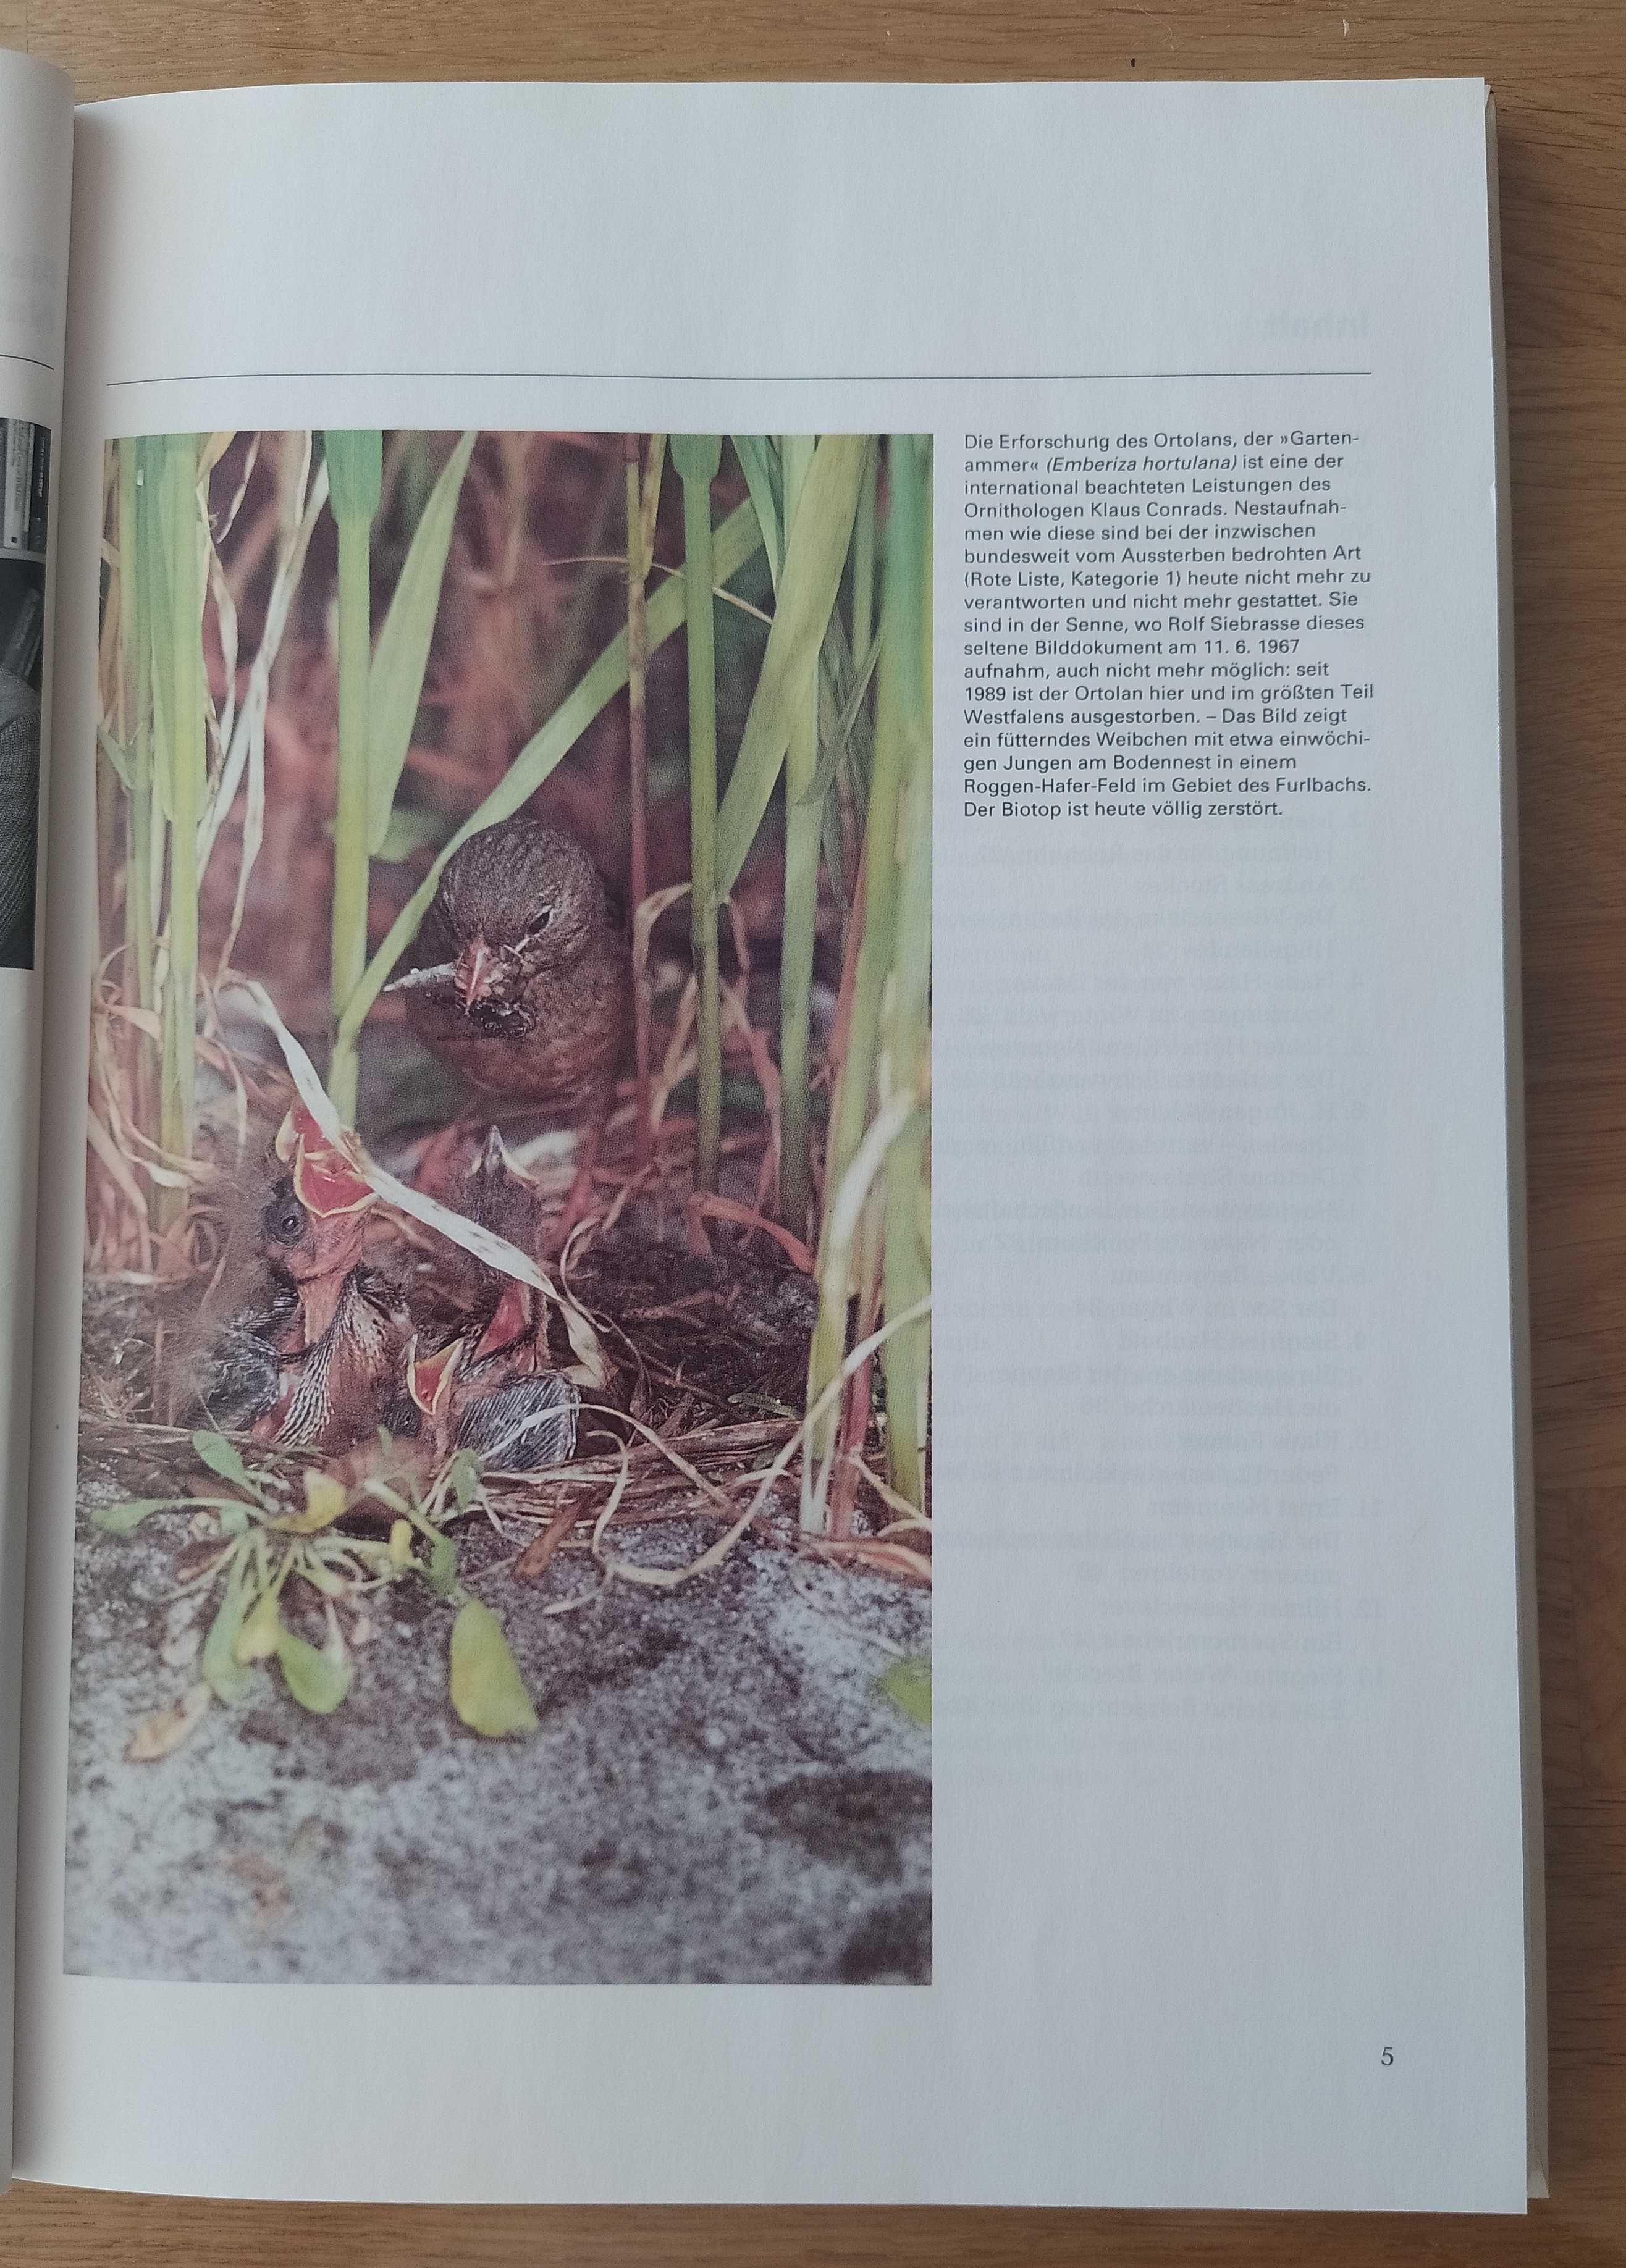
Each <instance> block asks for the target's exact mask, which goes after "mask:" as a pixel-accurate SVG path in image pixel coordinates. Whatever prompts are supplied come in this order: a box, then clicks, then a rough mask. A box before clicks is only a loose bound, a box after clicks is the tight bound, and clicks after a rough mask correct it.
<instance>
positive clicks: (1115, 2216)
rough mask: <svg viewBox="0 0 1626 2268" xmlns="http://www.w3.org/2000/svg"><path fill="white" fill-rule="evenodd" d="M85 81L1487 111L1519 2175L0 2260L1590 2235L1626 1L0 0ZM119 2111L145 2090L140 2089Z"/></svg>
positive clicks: (309, 2222)
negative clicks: (1498, 632)
mask: <svg viewBox="0 0 1626 2268" xmlns="http://www.w3.org/2000/svg"><path fill="white" fill-rule="evenodd" d="M25 26H26V43H27V45H28V46H29V47H30V48H33V51H34V52H35V53H37V54H40V55H47V56H48V57H50V58H51V60H53V61H54V62H56V63H62V64H63V65H64V66H65V67H66V68H67V69H68V70H70V71H71V72H72V74H73V76H74V77H75V79H76V81H77V83H78V87H79V90H80V92H81V93H82V94H83V95H84V96H85V97H86V98H89V97H92V96H98V95H106V94H135V93H143V92H149V91H152V90H155V89H159V88H163V87H170V86H181V85H192V86H214V85H230V84H240V83H243V82H245V81H255V80H271V79H287V78H353V77H395V78H401V77H415V78H421V77H602V78H625V77H685V78H701V77H724V76H743V77H837V78H846V77H878V78H891V77H934V78H943V77H950V78H954V77H996V78H1013V77H1111V78H1120V77H1121V78H1127V77H1195V78H1201V77H1250V76H1253V77H1334V76H1337V77H1345V76H1365V75H1371V76H1384V75H1387V74H1393V73H1417V74H1421V75H1427V76H1432V75H1436V74H1451V73H1466V74H1470V75H1472V74H1479V73H1483V74H1484V76H1486V77H1488V78H1489V80H1490V82H1491V84H1492V85H1493V86H1494V87H1495V89H1496V92H1497V105H1498V113H1499V118H1500V125H1501V163H1502V186H1503V218H1504V249H1505V260H1506V274H1507V320H1508V338H1509V343H1510V356H1509V379H1510V393H1511V409H1512V431H1513V469H1514V480H1515V491H1514V512H1515V535H1516V546H1517V599H1518V640H1519V653H1518V660H1519V747H1520V764H1521V770H1522V783H1521V804H1522V824H1523V849H1522V863H1523V876H1524V889H1525V923H1526V1038H1527V1084H1528V1101H1529V1186H1530V1224H1531V1276H1532V1291H1533V1307H1534V1336H1535V1381H1536V1427H1537V1460H1538V1483H1539V1488H1538V1499H1539V1500H1538V1516H1539V1522H1540V1541H1541V1644H1542V1688H1543V1697H1544V1711H1545V1715H1544V1725H1543V1737H1544V1750H1545V1757H1544V1762H1545V1779H1546V1790H1547V1800H1548V1815H1547V1830H1548V1905H1549V1919H1550V1941H1551V1985H1552V2035H1551V2037H1552V2132H1553V2160H1554V2163H1553V2180H1554V2197H1553V2201H1552V2202H1551V2204H1550V2205H1542V2206H1538V2207H1536V2208H1535V2209H1534V2210H1533V2212H1532V2213H1531V2214H1530V2216H1529V2218H1528V2219H1527V2220H1522V2221H1509V2222H1487V2221H1468V2222H1465V2221H1452V2220H1411V2219H1408V2218H1405V2217H1402V2216H1384V2217H1381V2218H1378V2217H1366V2216H1348V2217H1333V2216H1322V2215H1297V2214H1294V2215H1282V2216H1276V2217H1272V2218H1264V2217H1243V2216H1227V2215H1223V2214H1206V2213H1198V2214H1185V2215H1173V2214H1157V2213H987V2212H965V2213H946V2212H930V2213H927V2212H903V2211H900V2212H887V2213H880V2212H857V2211H854V2212H826V2211H821V2212H795V2211H787V2212H772V2213H770V2212H757V2211H750V2212H745V2211H737V2212H721V2211H718V2212H700V2211H684V2212H676V2211H654V2210H650V2211H641V2210H640V2211H636V2212H631V2211H629V2212H618V2213H609V2212H602V2211H595V2212H577V2211H563V2210H557V2211H556V2210H549V2211H541V2210H538V2211H526V2212H521V2211H511V2210H507V2209H502V2210H478V2211H476V2210H469V2211H456V2212H451V2211H443V2210H439V2209H435V2210H430V2209H421V2210H419V2209H412V2210H407V2209H397V2208H387V2209H379V2208H367V2207H362V2206H342V2207H341V2206H314V2205H312V2206H294V2207H286V2206H283V2207H270V2206H265V2205H190V2204H181V2203H175V2202H174V2201H171V2200H166V2199H156V2198H108V2197H98V2196H94V2195H92V2194H86V2193H79V2192H73V2191H46V2190H29V2189H26V2188H19V2189H18V2190H17V2191H14V2192H13V2193H12V2195H11V2197H10V2198H8V2199H6V2200H5V2202H4V2204H3V2205H0V2268H13V2264H16V2268H21V2264H24V2263H26V2264H28V2268H82V2264H83V2268H89V2264H91V2263H95V2264H98V2268H100V2264H101V2263H104V2262H107V2261H109V2260H117V2261H119V2262H120V2263H122V2264H123V2268H159V2264H162V2268H201V2264H203V2263H211V2264H225V2263H230V2264H233V2268H272V2264H282V2263H287V2264H291V2268H292V2264H299V2268H329V2264H331V2268H337V2264H339V2263H347V2264H355V2268H369V2264H377V2268H384V2264H386V2263H388V2268H405V2264H408V2263H429V2264H444V2268H450V2264H454V2263H456V2264H467V2268H477V2264H484V2263H494V2262H517V2261H525V2262H534V2263H541V2262H554V2261H561V2262H562V2261H568V2262H570V2263H573V2264H580V2268H612V2264H613V2268H622V2264H626V2263H632V2262H661V2263H672V2264H696V2268H698V2264H700V2263H702V2262H705V2263H714V2264H716V2268H746V2264H748V2263H749V2264H750V2268H764V2264H788V2263H791V2262H808V2263H812V2262H818V2263H821V2264H824V2268H868V2264H875V2268H881V2264H886V2268H928V2264H929V2268H995V2264H1001V2268H1003V2264H1013V2268H1014V2264H1017V2263H1021V2264H1024V2268H1053V2264H1054V2268H1060V2264H1061V2263H1063V2262H1067V2263H1072V2262H1075V2261H1077V2260H1079V2259H1080V2258H1083V2257H1089V2258H1090V2259H1092V2260H1098V2261H1102V2262H1122V2263H1125V2264H1146V2263H1151V2262H1155V2261H1166V2260H1172V2259H1176V2258H1178V2259H1179V2260H1181V2261H1186V2262H1201V2263H1211V2264H1216V2268H1217V2264H1235V2268H1243V2264H1248V2268H1270V2264H1282V2268H1287V2264H1289V2263H1291V2264H1294V2268H1344V2264H1349V2268H1356V2264H1367V2268H1378V2264H1399V2263H1401V2262H1415V2261H1417V2260H1421V2259H1427V2260H1428V2261H1430V2262H1432V2263H1437V2264H1439V2268H1453V2264H1459V2263H1460V2264H1462V2268H1469V2264H1472V2268H1503V2264H1513V2263H1534V2262H1540V2263H1541V2264H1544V2268H1609V2264H1622V2263H1626V1518H1623V1517H1622V1514H1623V1512H1626V764H1623V763H1622V746H1621V742H1622V717H1626V356H1623V353H1622V350H1626V263H1623V262H1622V251H1621V248H1622V244H1623V243H1626V19H1623V18H1622V9H1621V6H1620V0H1549V4H1545V5H1543V4H1541V0H1497V4H1490V0H1483V4H1475V0H1416V4H1401V0H1377V4H1373V5H1365V4H1363V0H1165V4H1163V5H1160V6H1156V7H1147V6H1140V5H1102V4H1090V0H1065V4H1064V0H1032V4H1030V5H1028V6H1025V7H1023V6H1019V5H1017V4H1016V0H802V5H800V6H797V7H795V8H786V7H784V6H782V5H780V4H777V0H774V4H770V0H743V4H739V5H736V6H734V7H732V8H728V9H724V8H722V7H721V6H719V5H717V4H715V0H640V4H619V5H617V4H613V0H612V4H609V5H604V6H600V7H598V8H595V9H592V10H588V9H584V8H580V7H579V6H573V5H568V4H565V0H536V4H532V0H462V4H460V5H459V6H458V7H456V8H455V9H446V8H444V7H441V6H440V5H438V4H436V0H376V4H369V0H283V4H270V5H265V4H259V0H210V4H207V5H206V4H203V0H0V39H9V40H13V41H17V42H19V43H20V40H21V36H22V33H23V31H24V29H25ZM155 2115H159V2113H158V2112H157V2110H155Z"/></svg>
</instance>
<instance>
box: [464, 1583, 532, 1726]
mask: <svg viewBox="0 0 1626 2268" xmlns="http://www.w3.org/2000/svg"><path fill="white" fill-rule="evenodd" d="M451 1696H452V1706H453V1708H454V1709H455V1710H456V1712H457V1713H458V1715H459V1716H460V1717H461V1718H462V1720H463V1722H464V1724H465V1725H467V1726H468V1727H469V1730H470V1732H474V1733H480V1734H484V1737H485V1738H486V1739H487V1740H491V1741H499V1740H502V1739H503V1738H505V1737H506V1735H507V1734H528V1733H534V1732H535V1731H536V1729H537V1722H538V1719H537V1716H536V1709H535V1708H534V1706H533V1705H532V1703H531V1697H530V1695H529V1694H528V1692H527V1691H526V1690H525V1681H524V1679H523V1678H522V1677H521V1675H520V1672H519V1666H518V1664H517V1663H516V1662H515V1661H514V1656H513V1654H512V1653H510V1652H509V1651H508V1641H507V1639H506V1638H505V1637H504V1636H503V1631H502V1624H500V1623H499V1621H498V1619H497V1617H496V1616H495V1615H494V1614H493V1613H492V1612H491V1609H490V1608H489V1607H487V1606H483V1605H482V1604H481V1602H480V1601H479V1600H478V1599H470V1600H469V1601H468V1602H467V1603H466V1604H465V1605H464V1606H462V1608H460V1609H459V1610H458V1616H457V1620H456V1621H455V1623H454V1624H453V1625H452V1660H451Z"/></svg>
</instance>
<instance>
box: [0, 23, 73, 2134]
mask: <svg viewBox="0 0 1626 2268" xmlns="http://www.w3.org/2000/svg"><path fill="white" fill-rule="evenodd" d="M72 162H73V99H72V95H71V92H70V88H69V85H68V81H67V80H66V79H65V78H64V77H63V74H62V73H61V72H60V71H56V70H51V69H50V68H49V66H48V65H47V64H44V63H35V62H33V60H32V59H31V58H30V57H27V56H25V55H11V54H8V53H6V52H5V51H4V50H0V1065H3V1066H4V1077H0V1302H3V1303H4V1304H3V1306H0V1342H3V1344H4V1360H0V1491H4V1493H3V1495H0V1947H3V1948H4V1953H0V2036H4V2038H5V2039H6V2040H7V2041H9V2040H10V2037H11V1940H12V1926H11V1898H12V1884H13V1882H14V1881H15V1879H16V1867H15V1862H14V1857H13V1837H14V1833H15V1827H16V1800H15V1799H16V1773H17V1743H18V1700H19V1691H20V1683H21V1676H22V1624H23V1558H24V1544H25V1535H26V1501H27V1486H28V1410H29V1385H30V1372H31V1366H32V1359H33V1266H34V1237H33V1221H34V1206H33V1197H34V1170H35V1160H36V1152H37V1145H38V1137H39V1100H40V1089H39V1057H40V997H41V986H40V976H39V974H38V969H37V961H38V953H37V936H38V908H37V903H36V898H37V893H36V888H35V874H36V870H37V866H38V863H39V844H40V840H41V828H42V826H43V823H44V803H45V771H44V767H43V766H42V764H41V749H42V747H46V746H47V745H48V741H47V739H46V734H47V733H48V729H49V709H50V684H49V674H50V673H49V669H48V655H49V644H48V640H49V634H50V630H51V622H52V615H53V603H52V584H53V577H52V574H51V571H50V566H49V560H50V554H51V550H52V546H53V543H54V520H55V515H54V513H53V512H52V508H51V507H52V503H53V498H52V493H51V490H52V472H53V463H52V458H53V450H54V446H55V443H56V441H57V438H58V437H59V435H60V433H61V431H62V391H63V385H62V370H63V322H64V320H65V314H66V308H67V285H68V200H69V194H70V177H71V170H72ZM4 2069H5V2077H4V2081H0V2089H3V2093H0V2134H4V2137H5V2141H4V2154H5V2162H6V2163H7V2164H9V2161H10V2152H11V2109H10V2105H11V2066H10V2061H9V2058H8V2059H7V2060H6V2062H5V2066H4Z"/></svg>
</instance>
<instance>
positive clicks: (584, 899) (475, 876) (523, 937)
mask: <svg viewBox="0 0 1626 2268" xmlns="http://www.w3.org/2000/svg"><path fill="white" fill-rule="evenodd" d="M414 962H415V966H414V968H413V969H412V970H410V971H409V972H408V974H407V976H405V978H404V979H403V980H402V982H401V983H400V987H399V989H400V990H402V992H403V994H404V997H405V1001H406V1008H407V1014H408V1018H409V1020H410V1023H411V1026H412V1028H413V1030H414V1031H415V1032H416V1034H417V1035H418V1038H419V1039H420V1040H421V1041H422V1042H423V1043H424V1045H425V1047H426V1048H428V1049H430V1051H431V1052H432V1054H434V1055H436V1056H438V1057H440V1060H441V1061H442V1062H443V1063H445V1064H447V1065H448V1067H449V1068H450V1069H452V1070H453V1071H456V1072H457V1073H458V1075H459V1076H460V1077H461V1078H462V1079H465V1080H466V1081H467V1083H468V1084H469V1086H472V1087H474V1088H476V1089H477V1091H478V1092H479V1093H481V1094H488V1095H492V1096H497V1097H500V1098H501V1099H503V1100H504V1101H507V1102H510V1103H513V1104H516V1105H524V1106H528V1107H530V1108H536V1109H537V1110H539V1111H541V1112H543V1114H544V1115H545V1116H547V1117H548V1118H549V1119H550V1120H551V1122H552V1123H554V1124H556V1125H558V1126H575V1127H580V1126H585V1125H588V1124H589V1123H592V1122H593V1121H595V1119H600V1120H602V1116H603V1114H604V1111H605V1109H606V1108H607V1106H608V1101H609V1098H610V1093H611V1091H612V1089H613V1086H614V1081H615V1078H616V1073H617V1069H618V1068H619V1065H620V1064H621V1061H622V1058H623V1056H624V1055H625V1050H626V1045H627V1036H628V1033H629V1031H630V1028H631V1021H632V969H631V961H630V955H629V953H628V948H627V941H626V939H625V935H624V934H623V932H622V930H621V927H620V925H619V924H618V923H617V922H616V921H615V920H614V919H613V918H612V917H611V914H610V908H609V905H608V902H607V901H606V897H605V891H604V884H603V881H602V878H601V876H600V875H599V873H598V871H597V869H596V868H595V866H594V865H593V863H592V861H591V859H590V858H588V855H587V853H586V852H585V851H583V850H582V849H581V847H580V844H579V843H574V842H573V841H572V840H571V838H570V836H567V835H561V834H559V833H558V831H557V830H556V829H554V828H548V827H543V826H542V825H540V824H539V823H538V822H537V821H535V820H530V819H509V820H506V821H503V822H502V823H501V824H500V825H499V826H497V827H490V828H486V829H485V830H484V832H483V833H481V834H479V835H475V836H470V837H469V841H468V842H467V843H464V844H463V845H462V849H461V850H459V851H457V852H455V855H454V856H453V857H452V858H451V859H450V860H448V862H447V867H446V871H445V872H444V873H443V874H442V875H441V877H440V888H439V889H438V891H437V892H436V894H435V899H434V902H433V904H432V906H431V907H430V909H429V911H428V913H427V914H426V915H425V917H424V924H423V927H422V929H421V930H420V931H419V932H418V943H417V947H416V951H415V954H414Z"/></svg>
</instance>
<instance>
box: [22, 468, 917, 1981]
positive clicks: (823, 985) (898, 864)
mask: <svg viewBox="0 0 1626 2268" xmlns="http://www.w3.org/2000/svg"><path fill="white" fill-rule="evenodd" d="M7 525H9V520H8V522H7ZM103 534H104V540H103V544H102V553H101V578H102V584H101V614H100V624H101V630H100V651H99V670H100V729H99V732H98V736H97V746H96V747H95V749H94V750H90V749H86V750H85V761H86V762H94V763H95V765H96V770H97V790H98V793H97V808H98V843H97V848H98V874H99V888H98V892H97V903H96V919H97V922H98V924H99V932H98V936H97V939H96V952H95V958H94V967H95V979H94V985H93V993H92V999H91V1001H90V1004H89V1013H90V1027H91V1071H90V1094H89V1142H88V1157H87V1163H86V1173H87V1180H86V1201H85V1285H84V1300H83V1340H82V1353H81V1370H80V1413H79V1454H78V1504H77V1514H76V1519H77V1525H76V1537H75V1587H74V1631H73V1668H72V1698H71V1723H70V1762H69V1776H70V1777H69V1812H68V1843H67V1881H66V1919H65V1940H64V1960H65V1965H66V1967H67V1969H68V1970H70V1972H73V1973H78V1974H85V1975H96V1976H107V1977H155V1978H174V1979H207V1980H214V1981H239V1980H241V1981H278V1980H289V1981H299V1982H322V1983H388V1982H415V1983H436V1982H442V1983H447V1984H477V1983H481V1984H551V1983H560V1984H605V1985H613V1984H622V1983H661V1982H679V1981H682V1982H691V1983H707V1982H716V1983H775V1984H796V1983H809V1984H851V1985H922V1984H928V1983H929V1982H930V1977H931V1937H932V1899H931V1831H932V1784H931V1691H932V1676H931V1638H930V1609H931V1575H932V1525H931V1522H932V1503H931V1379H930V1351H931V1017H932V997H931V824H932V795H931V763H932V718H931V687H932V666H931V652H932V600H931V581H932V578H931V544H932V449H931V443H930V440H929V438H925V437H920V436H917V435H912V434H824V435H817V436H814V435H796V434H787V435H771V436H764V435H752V434H723V435H719V434H676V433H674V434H664V433H590V432H586V433H567V432H558V433H554V432H491V431H463V432H461V433H459V432H407V431H386V432H378V431H285V432H271V431H267V432H214V433H205V434H196V433H186V434H162V435H155V436H144V437H137V438H129V439H119V440H116V441H114V442H111V443H109V444H108V446H107V451H106V458H105V484H104V520H103ZM11 571H15V570H12V569H11V566H10V563H9V562H8V561H7V560H6V558H5V556H4V551H0V655H4V656H5V657H7V659H5V660H4V663H3V664H0V767H3V765H4V761H5V760H6V759H5V752H6V750H7V747H8V742H7V738H6V733H7V727H6V724H5V718H6V713H7V712H6V708H5V702H6V697H7V689H8V688H9V686H10V685H11V681H12V679H11V674H10V672H11V663H10V659H9V656H10V655H11V651H12V644H14V643H15V635H14V634H13V637H12V643H11V644H8V643H6V638H7V633H6V630H5V605H4V602H5V599H6V595H7V592H8V588H9V586H8V585H7V584H6V581H5V578H6V576H7V574H8V572H11ZM18 619H19V620H20V616H18ZM33 666H34V675H33V679H32V684H33V688H34V689H35V693H36V705H35V711H34V715H35V718H36V743H35V753H34V756H33V762H34V764H35V765H36V767H37V687H38V674H37V670H38V655H37V646H36V648H35V652H34V661H33ZM17 681H18V683H19V684H21V685H24V686H26V685H27V684H28V683H29V682H30V680H29V678H28V673H27V670H26V669H21V670H19V671H18V673H17ZM9 778H10V775H9V773H5V772H4V770H3V769H0V818H3V817H4V813H8V812H9V810H10V805H9V804H7V803H5V802H4V796H5V795H8V794H9V793H10V787H9V784H8V783H9ZM30 810H31V813H32V789H31V790H30ZM0 831H3V829H0ZM5 839H6V841H8V842H9V840H10V837H9V836H6V838H5ZM30 846H31V853H32V837H30ZM29 896H30V907H31V908H32V869H31V870H30V882H29ZM6 903H7V904H8V905H9V904H10V901H9V900H7V901H6ZM29 924H30V927H29V934H30V938H32V910H31V911H30V916H29Z"/></svg>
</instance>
